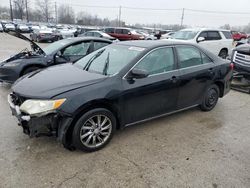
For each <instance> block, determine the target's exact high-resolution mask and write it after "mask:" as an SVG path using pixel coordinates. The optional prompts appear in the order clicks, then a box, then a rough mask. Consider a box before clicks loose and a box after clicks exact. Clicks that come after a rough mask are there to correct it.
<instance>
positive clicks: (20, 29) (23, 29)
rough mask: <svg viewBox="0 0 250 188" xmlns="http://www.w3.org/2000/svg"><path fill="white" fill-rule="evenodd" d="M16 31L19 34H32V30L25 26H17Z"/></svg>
mask: <svg viewBox="0 0 250 188" xmlns="http://www.w3.org/2000/svg"><path fill="white" fill-rule="evenodd" d="M16 31H18V32H19V33H30V31H31V30H30V28H29V27H28V26H27V25H25V24H18V25H17V26H16Z"/></svg>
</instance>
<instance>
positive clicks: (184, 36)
mask: <svg viewBox="0 0 250 188" xmlns="http://www.w3.org/2000/svg"><path fill="white" fill-rule="evenodd" d="M197 33H198V32H197V31H178V32H176V33H175V34H174V35H172V38H174V39H180V40H191V39H193V38H194V37H195V36H196V35H197Z"/></svg>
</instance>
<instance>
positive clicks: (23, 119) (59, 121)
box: [8, 95, 73, 145]
mask: <svg viewBox="0 0 250 188" xmlns="http://www.w3.org/2000/svg"><path fill="white" fill-rule="evenodd" d="M8 102H9V105H10V109H11V112H12V115H13V116H15V117H16V118H17V119H18V125H19V126H21V127H22V128H23V132H24V133H25V134H27V135H29V136H30V137H31V138H33V137H40V136H56V137H57V139H58V141H59V142H61V143H62V144H64V145H65V144H66V132H67V130H68V128H69V127H70V125H71V123H72V121H73V118H71V117H70V116H67V115H64V114H62V113H60V112H54V113H51V114H47V115H44V116H40V117H36V116H30V115H24V114H22V112H21V111H20V107H19V106H17V105H14V103H13V102H12V101H11V97H10V95H9V96H8Z"/></svg>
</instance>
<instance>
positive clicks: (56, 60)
mask: <svg viewBox="0 0 250 188" xmlns="http://www.w3.org/2000/svg"><path fill="white" fill-rule="evenodd" d="M9 34H11V35H13V36H15V37H18V38H21V39H23V40H25V41H28V42H30V43H31V49H32V50H31V51H30V50H28V49H24V50H23V51H21V52H20V53H18V54H16V55H14V56H12V57H10V58H9V59H7V60H5V61H3V62H1V63H0V81H2V82H8V83H13V82H15V81H16V80H17V79H18V78H19V77H21V76H23V75H25V74H27V73H29V72H32V71H35V70H37V69H41V68H45V67H49V66H53V65H58V64H63V63H67V62H71V63H73V62H76V61H77V60H79V59H81V58H82V57H84V56H85V55H87V54H89V53H91V52H93V51H95V50H97V49H99V48H102V47H104V46H106V45H109V44H111V43H112V41H110V40H105V39H101V38H94V37H92V38H91V37H82V38H80V37H79V38H72V39H64V40H60V41H57V42H54V43H52V44H50V45H48V46H47V47H45V48H43V49H42V48H40V47H39V46H38V45H37V44H36V43H34V42H33V41H31V40H30V39H28V38H27V37H25V36H24V35H22V34H20V33H17V32H10V33H9Z"/></svg>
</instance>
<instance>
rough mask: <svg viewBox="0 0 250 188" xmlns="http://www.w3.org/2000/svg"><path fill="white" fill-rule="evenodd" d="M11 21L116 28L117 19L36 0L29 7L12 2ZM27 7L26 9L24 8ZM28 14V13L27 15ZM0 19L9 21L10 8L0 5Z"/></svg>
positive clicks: (22, 2)
mask: <svg viewBox="0 0 250 188" xmlns="http://www.w3.org/2000/svg"><path fill="white" fill-rule="evenodd" d="M11 2H12V14H13V19H18V20H23V21H29V22H47V23H60V24H79V25H88V26H117V25H119V21H118V19H113V20H111V19H109V18H100V17H98V16H97V15H92V14H90V13H88V12H84V11H81V12H78V13H77V14H76V13H75V12H74V9H73V8H72V7H71V6H70V5H67V4H60V5H59V6H57V5H56V4H55V3H54V1H52V0H36V1H35V6H34V7H33V8H31V7H30V2H29V1H28V0H27V6H26V0H12V1H11ZM26 7H27V8H26ZM27 12H28V13H27ZM0 19H1V20H11V10H10V7H3V6H1V5H0ZM120 25H121V26H125V22H123V21H121V22H120Z"/></svg>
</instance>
